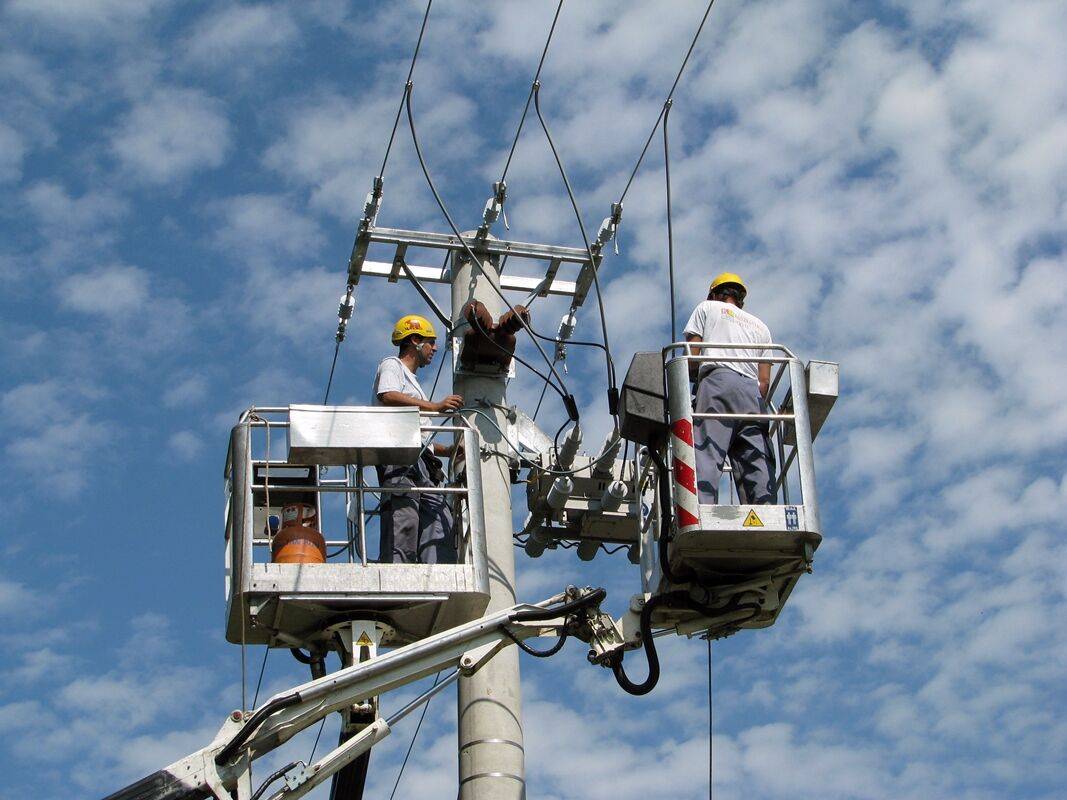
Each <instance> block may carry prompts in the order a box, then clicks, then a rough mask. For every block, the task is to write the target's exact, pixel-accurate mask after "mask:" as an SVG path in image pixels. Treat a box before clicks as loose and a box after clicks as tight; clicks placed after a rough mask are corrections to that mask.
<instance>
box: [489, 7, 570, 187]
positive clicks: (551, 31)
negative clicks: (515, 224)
mask: <svg viewBox="0 0 1067 800" xmlns="http://www.w3.org/2000/svg"><path fill="white" fill-rule="evenodd" d="M562 10H563V0H559V5H558V6H556V15H555V16H554V17H552V27H551V28H549V29H548V38H546V39H545V46H544V49H542V50H541V60H540V61H538V62H537V71H536V72H535V73H534V77H533V81H531V83H530V92H529V94H527V95H526V105H525V106H523V109H522V116H521V117H519V127H518V128H516V129H515V138H514V139H512V141H511V150H509V151H508V160H507V161H505V162H504V170H503V172H501V173H500V182H501V183H503V182H504V179H505V178H506V177H507V176H508V168H509V167H510V166H511V159H512V157H513V156H514V155H515V147H516V146H517V145H518V144H519V134H520V133H522V126H523V124H524V123H525V122H526V114H527V113H529V111H530V101H531V100H533V96H534V91H535V88H536V86H537V81H538V79H539V78H540V77H541V67H543V66H544V65H545V56H546V55H548V46H549V45H550V44H551V43H552V34H554V33H555V32H556V22H558V21H559V12H560V11H562Z"/></svg>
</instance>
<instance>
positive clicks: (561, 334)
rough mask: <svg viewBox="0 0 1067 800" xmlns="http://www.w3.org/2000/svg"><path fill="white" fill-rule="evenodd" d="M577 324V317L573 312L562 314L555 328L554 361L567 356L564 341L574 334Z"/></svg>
mask: <svg viewBox="0 0 1067 800" xmlns="http://www.w3.org/2000/svg"><path fill="white" fill-rule="evenodd" d="M577 324H578V318H577V317H576V316H574V314H573V313H567V314H564V315H563V319H561V320H560V321H559V328H558V329H556V339H557V340H558V341H557V342H556V361H562V360H564V359H565V358H566V357H567V345H566V342H568V341H570V338H571V337H572V336H573V335H574V328H575V326H576V325H577Z"/></svg>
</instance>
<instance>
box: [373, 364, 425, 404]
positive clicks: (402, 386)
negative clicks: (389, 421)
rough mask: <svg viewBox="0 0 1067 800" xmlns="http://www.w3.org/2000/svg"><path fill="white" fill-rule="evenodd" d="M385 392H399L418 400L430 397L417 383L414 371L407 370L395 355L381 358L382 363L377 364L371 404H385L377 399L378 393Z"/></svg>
mask: <svg viewBox="0 0 1067 800" xmlns="http://www.w3.org/2000/svg"><path fill="white" fill-rule="evenodd" d="M385 392H401V393H402V394H406V395H411V396H412V397H417V398H419V399H420V400H429V399H430V398H428V397H427V396H426V392H424V391H423V390H422V386H420V385H419V379H418V378H416V377H415V373H414V372H412V371H411V370H409V369H408V368H407V367H406V366H405V365H404V362H403V361H401V360H400V359H399V357H397V356H389V357H388V358H383V359H382V363H380V364H379V365H378V372H377V373H376V374H375V376H374V396H373V397H372V398H371V404H372V405H376V406H381V405H385V404H384V403H382V401H381V400H379V399H378V395H380V394H383V393H385Z"/></svg>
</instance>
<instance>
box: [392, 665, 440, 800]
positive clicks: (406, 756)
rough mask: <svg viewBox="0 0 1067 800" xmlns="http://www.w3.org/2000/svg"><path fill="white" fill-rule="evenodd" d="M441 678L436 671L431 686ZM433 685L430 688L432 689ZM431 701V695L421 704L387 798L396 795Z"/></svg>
mask: <svg viewBox="0 0 1067 800" xmlns="http://www.w3.org/2000/svg"><path fill="white" fill-rule="evenodd" d="M440 680H441V673H440V672H438V673H437V674H436V675H434V676H433V686H436V685H437V683H438V681H440ZM433 686H431V687H430V688H431V689H432V688H433ZM431 702H433V697H432V696H431V697H430V698H429V699H427V701H426V702H425V703H424V704H423V706H422V714H421V715H420V716H419V724H418V725H416V726H415V733H413V734H412V735H411V741H410V742H409V743H408V751H407V752H406V753H405V754H404V763H402V764H401V765H400V772H398V773H397V775H396V781H395V782H394V783H393V791H391V792H389V800H393V797H395V796H396V790H397V787H398V786H400V779H401V778H403V777H404V768H405V767H407V765H408V759H409V758H410V757H411V750H412V748H414V747H415V740H416V739H418V738H419V731H420V730H422V722H423V720H424V719H426V712H427V711H429V710H430V703H431Z"/></svg>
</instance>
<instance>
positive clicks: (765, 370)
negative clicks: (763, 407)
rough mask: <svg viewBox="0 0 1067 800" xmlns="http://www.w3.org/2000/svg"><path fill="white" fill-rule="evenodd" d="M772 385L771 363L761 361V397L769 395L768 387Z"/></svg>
mask: <svg viewBox="0 0 1067 800" xmlns="http://www.w3.org/2000/svg"><path fill="white" fill-rule="evenodd" d="M770 385H771V365H770V364H767V363H765V362H764V363H761V364H760V365H759V393H760V396H761V397H764V398H766V397H767V389H769V388H770Z"/></svg>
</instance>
